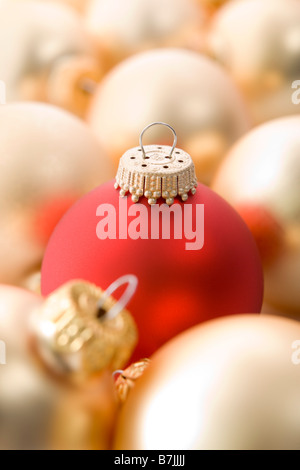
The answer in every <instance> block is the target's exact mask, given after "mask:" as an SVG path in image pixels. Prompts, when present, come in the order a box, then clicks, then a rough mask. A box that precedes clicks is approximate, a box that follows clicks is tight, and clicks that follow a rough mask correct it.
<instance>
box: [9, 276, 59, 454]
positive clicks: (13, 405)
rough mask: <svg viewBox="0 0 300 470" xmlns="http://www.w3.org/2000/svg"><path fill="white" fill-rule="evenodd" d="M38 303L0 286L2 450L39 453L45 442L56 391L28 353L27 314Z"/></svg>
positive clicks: (22, 292)
mask: <svg viewBox="0 0 300 470" xmlns="http://www.w3.org/2000/svg"><path fill="white" fill-rule="evenodd" d="M41 303H42V299H41V298H40V297H38V296H37V295H35V294H33V293H30V292H27V291H25V290H23V289H18V288H15V287H10V286H4V285H2V286H1V285H0V340H1V342H2V343H1V345H2V346H3V344H4V348H3V347H2V349H1V352H2V354H1V356H3V350H4V352H5V361H2V360H0V415H1V420H0V449H1V450H16V449H24V450H28V449H37V450H38V449H42V448H45V446H46V445H47V442H48V437H49V432H50V430H49V427H50V422H51V415H52V413H53V412H54V410H55V406H56V405H55V402H56V400H57V398H58V394H57V393H58V390H57V388H56V387H55V385H54V384H53V383H52V382H51V381H50V380H49V379H48V378H47V377H46V376H45V375H44V374H43V373H42V372H41V371H40V370H39V368H38V366H37V364H36V363H35V361H34V359H33V358H32V357H30V355H29V352H28V351H29V344H28V343H29V318H30V314H31V312H32V311H33V310H34V309H35V308H37V307H39V306H40V305H41ZM0 359H3V357H1V358H0ZM3 362H5V364H3Z"/></svg>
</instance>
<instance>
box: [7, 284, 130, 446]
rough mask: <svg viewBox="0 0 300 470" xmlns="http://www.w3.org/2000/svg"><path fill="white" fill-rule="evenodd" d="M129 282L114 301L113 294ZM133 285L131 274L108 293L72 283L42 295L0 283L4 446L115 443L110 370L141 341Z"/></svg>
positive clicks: (113, 286) (106, 444)
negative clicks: (130, 305)
mask: <svg viewBox="0 0 300 470" xmlns="http://www.w3.org/2000/svg"><path fill="white" fill-rule="evenodd" d="M125 282H128V283H129V287H128V288H127V289H126V291H125V294H124V295H123V296H122V298H121V299H120V300H119V301H118V302H116V300H115V299H114V298H112V297H111V294H112V293H113V292H114V291H115V290H116V289H117V288H119V287H120V286H121V285H122V284H124V283H125ZM135 287H136V279H134V278H133V277H132V276H127V277H126V278H125V279H124V278H123V279H119V280H117V281H116V282H115V283H113V285H112V286H110V288H108V289H107V290H106V291H105V292H104V291H102V290H101V289H99V288H96V287H95V286H93V285H89V284H88V283H78V282H73V283H70V284H69V285H67V286H64V287H62V288H61V289H60V290H59V291H58V292H54V293H53V294H52V295H51V296H50V297H49V298H48V299H46V300H44V299H42V298H41V297H39V296H37V295H35V294H33V293H30V292H28V291H25V290H23V289H19V288H15V287H10V286H4V285H3V286H1V285H0V338H1V341H2V342H4V343H3V344H5V348H6V352H7V361H6V364H2V363H1V365H0V415H1V420H0V448H1V449H5V450H8V449H15V450H18V449H22V450H23V449H26V450H27V449H33V450H38V449H49V448H50V449H52V448H56V449H68V450H69V449H108V448H109V446H110V443H111V438H112V431H113V427H114V422H115V417H116V409H117V407H116V405H117V404H116V400H115V395H114V387H113V381H112V378H111V374H112V371H113V368H115V367H123V366H124V365H125V363H126V361H127V360H128V359H129V357H130V353H131V352H132V349H133V347H134V345H135V342H136V328H135V326H134V322H133V320H132V318H131V316H130V314H129V312H127V311H126V310H125V309H124V305H125V304H126V302H127V301H128V299H129V298H130V296H131V295H133V293H134V291H135ZM76 328H77V329H76ZM53 330H54V332H56V333H58V335H57V337H56V336H55V335H54V333H53ZM87 334H88V336H87ZM63 336H65V337H67V339H68V341H67V342H65V343H64V344H62V340H63ZM80 340H81V342H80ZM2 362H3V361H2Z"/></svg>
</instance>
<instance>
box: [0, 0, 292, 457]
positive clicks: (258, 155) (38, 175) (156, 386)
mask: <svg viewBox="0 0 300 470" xmlns="http://www.w3.org/2000/svg"><path fill="white" fill-rule="evenodd" d="M0 83H1V86H0V92H1V97H0V102H1V103H3V104H1V105H0V284H1V285H0V340H1V342H3V343H1V345H2V346H3V347H2V348H1V352H2V353H3V354H2V358H0V448H1V449H45V448H47V449H48V448H50V449H57V448H58V449H103V450H105V449H112V448H117V449H203V448H205V449H206V448H209V449H221V448H226V449H266V448H268V449H269V448H271V449H281V448H283V449H287V448H299V446H300V444H299V443H300V401H299V393H298V392H299V386H300V383H299V381H300V378H299V377H300V376H299V370H298V369H297V365H298V364H299V362H300V359H299V358H298V353H297V348H299V345H300V327H299V323H298V320H299V316H300V0H227V1H226V0H223V1H222V0H57V1H54V0H30V1H29V0H0ZM154 121H162V122H166V123H168V124H169V125H171V126H172V127H173V128H174V129H175V130H176V132H177V135H178V144H177V146H178V147H179V148H181V149H183V150H185V151H186V152H188V153H189V154H190V155H191V157H192V159H193V161H194V164H195V170H196V175H197V179H198V181H199V183H200V188H204V189H198V191H200V190H201V191H202V194H203V198H204V199H205V201H208V202H207V204H208V207H209V211H210V212H209V220H211V222H210V224H209V230H208V232H207V234H206V235H207V240H208V241H207V242H206V243H208V246H207V249H206V251H203V253H201V256H202V258H201V257H200V256H198V255H199V254H198V255H196V254H194V255H193V257H192V255H190V256H189V257H184V256H181V255H180V249H179V248H178V246H177V245H176V244H174V245H172V253H171V254H170V253H168V251H167V250H166V249H165V247H164V245H162V244H161V245H159V244H157V245H153V244H151V240H150V241H149V242H148V245H141V247H140V246H139V245H132V244H128V246H127V245H126V244H124V243H123V244H122V246H120V247H118V244H117V243H116V244H114V245H113V246H109V244H107V245H105V248H102V249H103V250H104V252H105V254H103V256H102V255H101V256H100V265H101V266H100V267H99V269H100V270H101V275H100V274H99V275H98V274H96V275H94V274H92V273H93V272H94V271H93V270H94V266H93V258H94V252H93V250H94V249H95V247H94V246H93V244H92V243H91V242H90V241H89V237H88V236H87V235H86V233H87V230H88V227H89V222H90V220H91V219H90V217H91V216H90V215H89V209H90V208H91V207H92V206H91V204H92V198H93V196H91V197H90V199H89V196H86V199H84V201H85V202H83V203H81V202H79V203H78V206H74V204H75V203H76V202H77V201H79V200H80V198H81V197H82V196H85V195H87V194H88V193H89V191H91V190H93V189H95V188H97V187H100V189H99V188H98V189H97V190H96V191H98V193H97V197H98V196H99V198H102V199H103V201H105V202H108V203H109V202H111V203H112V204H115V205H116V204H117V202H116V199H117V197H116V196H111V190H110V189H107V188H110V183H109V182H111V181H112V180H113V178H114V177H115V175H116V171H117V168H118V162H119V159H120V157H121V156H122V154H123V153H124V152H125V151H126V150H128V149H130V148H132V147H136V146H137V145H138V138H139V135H140V132H141V131H142V130H143V128H144V127H145V126H147V125H148V124H150V123H152V122H154ZM145 143H146V144H147V143H148V144H150V143H156V144H161V145H169V144H170V136H169V134H168V133H166V130H165V129H164V128H163V127H161V126H156V127H153V128H152V130H151V132H149V133H148V134H147V136H145ZM104 183H106V185H105V184H104ZM111 184H113V183H111ZM202 184H203V185H204V186H201V185H202ZM102 185H103V186H102ZM211 190H213V191H214V192H215V193H217V194H219V195H220V196H222V198H223V199H224V200H225V201H227V202H228V203H229V204H230V205H231V206H232V208H229V207H228V206H227V204H225V203H224V202H223V201H221V200H219V198H216V199H214V197H215V196H214V195H211V192H210V191H211ZM91 194H94V195H95V194H96V193H91ZM190 200H192V196H191V199H189V201H190ZM200 202H201V201H200ZM80 204H81V205H80ZM71 207H72V209H71V212H69V213H68V214H71V216H70V218H69V219H66V218H63V217H64V215H65V214H66V213H67V211H68V210H69V209H70V208H71ZM74 207H75V208H76V207H77V208H78V209H75V210H74ZM72 211H73V212H72ZM76 211H77V212H76ZM231 211H232V212H231ZM234 211H235V212H234ZM90 212H91V211H90ZM225 214H226V216H225ZM66 217H67V218H68V215H66ZM78 217H80V220H78V221H77V222H78V227H80V243H77V245H76V250H75V251H74V250H73V252H72V259H71V261H70V263H71V269H70V272H71V273H72V272H74V273H76V277H77V278H80V279H82V280H83V281H88V282H93V283H95V284H97V285H98V288H101V289H102V290H100V291H98V290H96V291H95V290H93V289H94V287H92V284H89V283H88V282H87V283H85V282H84V283H83V287H82V286H81V287H80V288H79V287H76V286H75V287H74V286H73V287H72V286H71V287H70V286H69V287H67V288H65V289H63V290H62V291H59V292H58V293H54V294H53V293H52V294H51V292H50V291H52V290H53V289H50V288H46V287H45V288H44V289H43V290H42V291H41V267H42V263H43V259H44V256H45V253H46V250H47V246H48V243H49V240H52V241H50V245H49V246H50V248H48V253H49V250H51V253H54V252H55V251H56V264H55V270H56V271H55V272H57V279H61V278H62V277H63V276H62V272H63V265H64V266H65V264H64V263H66V261H65V260H66V259H67V258H66V256H63V254H62V253H61V251H60V250H62V248H61V246H62V245H61V243H60V242H58V241H57V240H59V238H55V235H53V236H52V234H53V232H54V230H55V228H56V227H57V226H58V227H61V226H62V225H58V224H59V222H60V221H61V220H62V218H63V220H64V221H65V220H69V221H73V222H72V224H73V225H72V226H70V222H68V231H69V232H70V233H72V231H73V232H75V236H76V223H77V222H75V221H76V218H77V219H78ZM225 218H226V220H225ZM213 219H215V222H213ZM65 224H66V223H65ZM246 226H247V227H248V228H247V227H246ZM78 230H79V228H78ZM58 232H59V228H58V229H57V232H54V233H58ZM69 232H68V233H69ZM225 234H226V236H225ZM222 236H223V239H222V248H221V243H219V242H218V237H221V238H222ZM210 240H213V241H211V244H210V245H209V243H210ZM67 244H68V243H67ZM80 244H81V245H80ZM136 246H138V248H137V249H136V248H135V247H136ZM65 250H66V252H67V248H65ZM71 251H72V250H71ZM83 252H84V253H87V255H84V256H85V258H84V259H85V260H86V262H85V263H83V262H82V257H81V258H80V253H83ZM142 252H143V253H145V252H146V253H147V254H148V258H147V256H145V257H143V256H144V255H143V254H142ZM68 253H69V251H68ZM47 256H48V258H49V255H47ZM51 256H54V255H52V254H51ZM168 256H173V257H174V259H173V261H174V260H175V264H176V263H177V264H176V266H177V267H178V270H179V272H180V275H179V274H177V271H176V270H173V274H174V276H175V272H176V276H175V277H174V278H172V270H170V269H169V270H166V272H165V271H164V270H163V267H165V266H172V263H171V264H170V265H168V264H167V263H169V262H170V261H169V259H168ZM176 256H177V258H176ZM150 257H151V260H150ZM80 259H81V261H80ZM47 263H48V261H47ZM60 263H61V266H60ZM175 264H174V266H175ZM83 265H84V267H82V266H83ZM44 266H45V267H44V269H43V274H42V277H44V279H42V284H43V282H44V285H45V286H46V285H47V283H48V280H47V276H48V272H47V269H48V268H47V265H44ZM73 267H74V270H73ZM77 268H78V269H77ZM129 268H130V269H131V273H132V274H136V275H137V277H138V278H139V280H140V287H138V289H140V291H138V294H137V297H136V299H137V300H136V301H135V302H134V301H133V302H130V303H129V304H128V309H129V311H130V312H131V313H132V316H133V319H134V320H132V321H136V323H137V330H138V331H137V334H139V337H140V342H139V343H138V349H136V352H135V353H134V352H133V349H134V348H133V343H135V342H134V341H133V340H132V338H133V337H131V336H130V335H129V336H130V338H131V340H132V341H131V340H130V339H128V338H129V336H128V334H129V333H128V331H129V330H130V328H131V327H130V328H129V326H128V325H132V324H131V320H124V319H123V317H122V316H121V317H120V318H119V320H118V321H115V322H113V323H112V324H110V323H109V322H110V321H112V320H111V319H110V318H108V317H107V316H106V314H105V312H104V313H103V311H101V308H102V307H101V308H100V310H99V305H100V304H97V302H96V301H95V299H96V300H97V299H98V301H99V302H100V300H101V298H102V296H103V290H104V289H106V288H107V287H108V285H109V284H110V283H111V282H113V281H114V280H115V279H117V278H118V277H119V276H121V275H124V274H127V273H128V269H129ZM126 269H127V271H126ZM174 269H175V268H174ZM187 271H188V272H189V273H192V276H190V277H188V276H186V275H185V273H186V272H187ZM55 272H54V274H53V268H52V272H51V276H52V277H53V276H54V277H55ZM159 273H160V274H159ZM262 273H263V274H262ZM160 275H161V278H160ZM262 275H263V281H264V294H263V295H264V297H263V299H262ZM191 277H192V280H190V278H191ZM71 279H72V275H70V280H71ZM153 279H156V281H157V282H158V280H159V283H160V285H163V283H164V282H165V281H166V282H165V284H164V287H163V288H161V289H160V290H157V286H156V284H155V282H154V281H153ZM52 284H60V282H58V281H57V282H55V281H54V282H52ZM199 286H201V287H199ZM241 286H242V287H241ZM46 291H47V292H46ZM41 292H42V293H41ZM196 292H197V296H196V295H195V296H194V293H196ZM225 292H226V296H225V294H224V293H225ZM42 294H44V295H42ZM53 295H54V297H53ZM119 295H120V294H118V295H117V296H116V297H118V296H119ZM51 296H52V297H51ZM51 299H52V300H51ZM225 299H226V300H225ZM262 301H263V305H262ZM151 302H152V303H151ZM102 310H103V308H102ZM239 314H240V315H239ZM255 314H256V315H255ZM257 314H259V315H257ZM68 315H69V316H68ZM128 315H129V314H128ZM66 316H68V319H67V320H66ZM102 316H103V317H104V318H102ZM222 316H224V317H225V316H226V317H227V316H228V318H218V317H222ZM40 317H42V318H44V320H45V321H42V322H41V321H40V320H39V318H40ZM91 318H93V319H94V320H95V319H96V320H97V322H98V323H99V324H96V322H95V321H94V322H91ZM124 318H127V317H126V316H125V317H124ZM130 318H131V317H130ZM178 319H179V320H180V321H179V320H178ZM127 321H128V322H129V323H127ZM68 322H69V323H68ZM106 322H108V324H107V323H106ZM122 322H123V323H122ZM45 325H46V326H45ZM99 325H100V327H99ZM103 325H104V326H103ZM55 328H56V330H55ZM60 328H61V329H63V332H64V333H63V334H64V336H62V337H60V340H57V337H55V336H54V335H55V334H56V333H57V331H58V330H59V331H60V333H61V331H62V330H60ZM99 328H100V329H99ZM128 328H129V330H128ZM132 328H133V326H132ZM57 329H58V330H57ZM133 329H134V328H133ZM187 329H188V331H185V330H187ZM54 330H55V332H56V333H54ZM83 331H84V333H82V332H83ZM130 331H131V330H130ZM132 331H133V330H132ZM130 334H131V333H130ZM93 335H94V336H93ZM132 335H133V333H132ZM133 336H134V335H133ZM156 337H157V338H160V339H159V340H158V341H159V346H162V347H158V343H157V344H156V343H155V342H154V339H153V338H156ZM91 338H93V339H94V340H95V338H96V340H97V341H96V340H95V341H96V343H95V341H94V342H93V341H92V340H91ZM120 338H121V339H120ZM141 338H142V340H141ZM298 340H299V344H298V343H297V341H298ZM56 341H58V343H56ZM59 341H60V343H59ZM119 342H120V344H121V346H120V344H119ZM165 343H167V344H166V345H165ZM95 344H96V345H97V346H96V347H95ZM145 344H146V345H147V347H146V346H145ZM150 344H151V347H150ZM215 345H218V347H217V348H215ZM68 348H69V349H68ZM122 348H123V349H122ZM147 348H148V349H147ZM156 349H159V350H158V351H157V352H156ZM124 350H126V354H125V353H124ZM129 350H130V352H129ZM120 351H123V352H122V353H121V352H120ZM223 352H224V354H223ZM132 353H133V356H132V358H133V359H132V361H134V363H133V364H131V365H130V360H129V359H128V357H129V356H130V355H131V354H132ZM153 353H154V357H153V362H152V354H153ZM143 354H145V356H147V357H149V356H151V362H150V363H149V361H148V360H147V361H143V360H142V359H144V357H143ZM293 354H294V355H293ZM99 355H100V356H101V355H102V356H103V357H104V358H106V359H107V360H104V361H103V364H102V363H101V366H99V365H95V364H96V363H97V364H98V360H97V358H98V357H99ZM299 356H300V355H299ZM112 357H114V360H112V359H111V358H112ZM115 358H117V360H115ZM140 360H142V361H141V362H140ZM132 361H131V362H132ZM59 364H61V365H62V364H63V365H64V367H58V365H59ZM117 368H120V369H122V370H123V368H126V371H125V372H124V371H123V372H122V371H121V372H120V373H119V374H117V375H115V376H114V378H112V372H113V371H114V370H115V369H117ZM87 372H88V373H87ZM140 376H141V377H140Z"/></svg>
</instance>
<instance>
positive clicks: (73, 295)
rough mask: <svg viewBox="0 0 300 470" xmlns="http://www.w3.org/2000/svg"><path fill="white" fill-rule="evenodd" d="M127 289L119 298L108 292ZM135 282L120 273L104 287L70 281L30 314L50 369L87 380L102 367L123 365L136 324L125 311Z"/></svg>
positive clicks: (133, 278)
mask: <svg viewBox="0 0 300 470" xmlns="http://www.w3.org/2000/svg"><path fill="white" fill-rule="evenodd" d="M125 283H127V284H128V287H127V289H126V291H125V293H124V294H123V296H122V298H121V299H120V300H119V301H116V300H115V299H114V298H113V297H111V294H112V293H113V292H114V291H115V290H116V289H118V288H119V287H120V286H122V285H123V284H125ZM136 285H137V279H136V277H135V276H130V275H128V276H123V277H122V278H120V279H118V280H117V281H115V282H114V283H113V284H111V286H109V287H108V289H107V290H106V291H103V290H102V289H100V288H99V287H97V286H95V285H93V284H90V283H88V282H84V281H71V282H68V283H67V284H65V285H64V286H62V287H60V288H59V289H57V290H56V291H55V292H53V293H52V294H51V295H50V296H49V297H47V299H46V300H45V302H44V303H43V305H42V306H41V308H40V309H39V310H38V311H36V312H35V315H34V317H33V325H32V326H33V330H34V333H35V338H36V344H37V349H38V352H39V354H40V355H41V357H42V358H43V359H44V361H45V362H46V364H48V365H49V366H50V367H51V369H52V370H54V371H56V372H58V373H63V374H64V375H66V376H69V377H71V376H72V377H76V378H79V379H81V378H83V379H84V378H86V376H88V375H91V374H94V373H98V372H100V371H102V370H103V369H104V368H107V367H108V368H112V369H115V368H116V367H122V366H123V365H124V364H126V362H127V361H128V359H129V358H130V356H131V353H132V351H133V349H134V347H135V346H136V343H137V336H138V334H137V327H136V324H135V322H134V320H133V318H132V316H131V315H130V313H129V312H128V311H127V310H126V309H125V305H126V303H127V302H128V301H129V300H130V297H131V296H132V295H133V293H134V291H135V289H136Z"/></svg>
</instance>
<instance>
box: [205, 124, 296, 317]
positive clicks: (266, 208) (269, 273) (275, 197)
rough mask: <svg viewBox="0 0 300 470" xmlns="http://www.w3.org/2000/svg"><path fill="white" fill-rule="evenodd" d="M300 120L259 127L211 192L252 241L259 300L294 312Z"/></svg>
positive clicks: (231, 154) (228, 163) (224, 168)
mask: <svg viewBox="0 0 300 470" xmlns="http://www.w3.org/2000/svg"><path fill="white" fill-rule="evenodd" d="M299 128H300V116H290V117H285V118H282V119H277V120H274V121H271V122H269V123H266V124H264V125H261V126H260V127H258V128H256V129H254V130H253V131H251V132H250V133H249V134H247V135H246V136H245V137H244V138H242V139H241V140H240V141H239V142H238V143H237V144H236V145H235V146H234V147H233V148H232V149H231V150H230V151H229V154H228V155H227V157H226V158H225V160H224V162H223V163H222V165H221V166H220V169H219V172H218V173H217V175H216V178H215V180H214V182H213V189H214V190H215V191H216V192H218V193H219V194H220V195H221V196H223V197H224V198H225V199H226V200H227V201H228V202H230V203H231V204H232V205H233V206H234V207H235V209H236V210H237V211H238V212H239V213H240V214H241V216H242V217H243V218H244V220H245V222H246V223H247V224H248V226H249V228H250V230H251V231H252V233H253V235H254V237H255V238H256V240H257V241H258V246H259V248H260V252H261V257H262V261H263V264H264V274H265V299H266V301H267V302H268V303H270V304H272V305H274V306H275V307H277V308H278V309H279V310H283V311H285V312H286V313H288V312H290V313H294V314H296V315H297V316H298V315H299V313H300V290H299V279H300V183H299V181H300V160H299V152H300V134H299Z"/></svg>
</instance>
